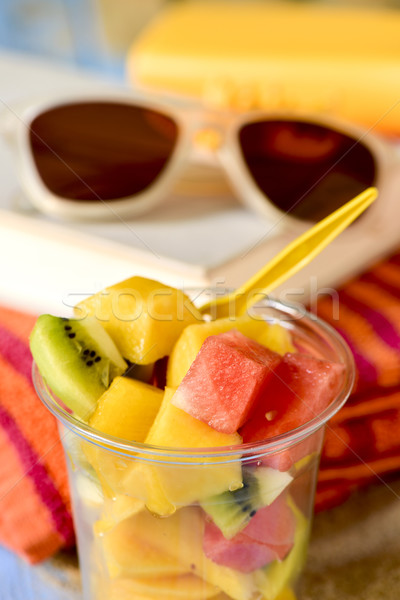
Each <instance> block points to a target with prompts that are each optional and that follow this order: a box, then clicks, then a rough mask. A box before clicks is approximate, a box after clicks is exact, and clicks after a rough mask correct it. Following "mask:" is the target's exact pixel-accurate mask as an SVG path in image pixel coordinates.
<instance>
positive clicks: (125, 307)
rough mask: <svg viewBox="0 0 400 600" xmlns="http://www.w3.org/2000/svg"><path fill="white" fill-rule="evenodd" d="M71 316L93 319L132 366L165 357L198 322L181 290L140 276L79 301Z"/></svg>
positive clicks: (195, 312)
mask: <svg viewBox="0 0 400 600" xmlns="http://www.w3.org/2000/svg"><path fill="white" fill-rule="evenodd" d="M75 315H76V317H77V318H85V317H86V316H89V315H90V316H95V317H96V318H97V319H98V320H99V321H100V322H101V324H102V325H103V326H104V328H105V329H106V331H107V332H108V333H109V335H110V336H111V337H112V339H113V340H114V343H115V344H116V346H117V347H118V349H119V351H120V352H121V354H122V356H123V357H124V358H126V359H128V360H130V361H131V362H133V363H136V364H150V363H153V362H155V361H156V360H158V359H159V358H162V357H163V356H167V355H169V354H170V352H171V350H172V347H173V345H174V344H175V342H176V340H177V339H178V337H179V335H180V334H181V332H182V330H183V329H184V328H185V327H186V326H187V325H189V324H191V323H197V322H200V321H201V320H202V316H201V314H200V313H199V311H198V310H197V309H196V307H195V306H194V305H193V304H192V302H190V300H189V298H188V297H187V296H186V295H185V294H184V293H183V292H182V291H181V290H177V289H175V288H172V287H169V286H166V285H163V284H162V283H159V282H157V281H153V280H152V279H146V278H144V277H131V278H130V279H126V280H125V281H122V282H121V283H117V284H116V285H113V286H110V287H108V288H106V289H105V290H103V291H101V292H98V293H97V294H94V295H93V296H91V297H90V298H87V299H85V300H83V301H82V302H80V303H79V304H78V305H77V306H76V307H75Z"/></svg>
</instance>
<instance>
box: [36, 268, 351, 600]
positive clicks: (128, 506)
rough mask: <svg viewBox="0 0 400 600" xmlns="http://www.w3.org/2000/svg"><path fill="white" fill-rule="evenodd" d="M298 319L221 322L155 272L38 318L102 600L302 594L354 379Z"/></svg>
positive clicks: (45, 384) (85, 564) (44, 366)
mask: <svg viewBox="0 0 400 600" xmlns="http://www.w3.org/2000/svg"><path fill="white" fill-rule="evenodd" d="M298 327H299V324H298V323H294V324H293V322H292V321H291V320H290V319H287V318H286V319H279V318H277V317H276V316H275V317H274V318H267V317H266V311H265V309H263V308H262V307H261V309H260V310H258V312H257V311H256V312H255V313H253V314H251V315H250V314H246V315H245V316H241V317H237V318H226V319H216V320H209V319H207V318H204V317H203V315H202V314H201V313H200V312H199V310H198V309H197V308H196V306H195V305H194V304H193V303H192V302H191V301H190V299H189V298H188V297H187V296H186V295H185V294H184V293H183V292H182V291H180V290H177V289H174V288H171V287H169V286H165V285H162V284H160V283H158V282H155V281H152V280H149V279H145V278H141V277H133V278H131V279H128V280H126V281H123V282H121V283H118V284H116V285H114V286H111V287H109V288H106V289H105V290H102V291H101V292H99V293H97V294H95V295H93V296H91V297H90V298H88V299H86V300H84V301H82V302H81V303H80V304H78V305H77V306H76V308H75V314H74V315H73V317H71V318H68V319H66V318H62V317H56V316H51V315H42V316H40V317H39V318H38V320H37V322H36V325H35V327H34V329H33V331H32V334H31V338H30V344H31V350H32V354H33V357H34V360H35V363H36V381H37V382H38V381H39V383H37V388H38V390H39V394H40V395H41V396H42V398H43V397H46V398H47V404H48V405H49V401H48V399H49V398H51V402H53V403H54V405H57V407H58V408H57V411H56V412H57V415H58V416H59V417H60V413H61V414H62V416H61V419H60V420H61V426H62V427H63V435H62V439H63V443H64V446H65V449H66V453H67V456H68V465H69V475H70V481H71V492H72V499H73V508H74V518H75V524H76V531H77V538H78V551H79V558H80V564H81V570H82V579H83V587H84V597H85V598H86V599H87V600H89V599H90V600H102V599H104V600H105V599H107V600H110V599H111V600H113V599H115V600H131V599H132V600H159V599H164V600H169V599H170V600H177V599H178V598H182V600H206V599H208V598H210V599H213V600H262V599H264V600H293V599H294V598H295V596H294V591H293V590H294V586H295V584H296V581H297V579H298V576H299V573H300V572H301V570H302V567H303V565H304V561H305V556H306V548H307V541H308V535H309V529H310V518H311V515H312V504H313V494H314V488H315V480H316V473H317V465H318V456H319V452H320V449H321V444H322V436H323V425H324V420H323V419H322V420H320V421H318V417H319V415H321V414H323V413H324V411H325V412H326V409H327V407H329V406H330V405H332V403H333V402H334V401H335V400H336V399H337V398H338V397H339V396H340V395H342V396H343V394H344V391H343V390H344V389H345V387H346V369H345V365H344V362H343V360H342V359H340V357H339V358H338V355H335V353H334V352H333V351H331V352H330V354H329V352H328V350H327V347H325V346H327V342H326V339H325V338H324V342H323V343H321V344H320V347H318V344H316V342H315V339H311V342H310V340H309V339H308V338H307V335H308V337H309V338H311V337H312V336H311V334H304V333H303V334H299V333H298ZM315 337H316V334H315V333H314V338H315ZM326 355H328V357H327V356H326ZM50 408H51V407H50ZM325 420H326V417H325ZM310 423H314V425H312V426H310V425H309V424H310Z"/></svg>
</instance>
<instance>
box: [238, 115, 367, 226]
mask: <svg viewBox="0 0 400 600" xmlns="http://www.w3.org/2000/svg"><path fill="white" fill-rule="evenodd" d="M239 143H240V147H241V150H242V153H243V158H244V161H245V163H246V164H247V166H248V169H249V171H250V173H251V175H252V177H253V179H254V181H255V183H256V184H257V186H258V187H259V188H260V190H261V191H262V192H263V193H264V194H265V195H266V196H268V198H269V200H270V201H271V202H273V203H274V204H275V206H276V207H278V208H279V209H281V210H282V211H284V212H287V213H290V214H291V215H293V216H295V217H297V218H299V219H304V220H310V221H319V220H320V219H322V218H324V217H326V216H327V215H328V214H330V213H331V212H333V211H334V210H336V209H337V208H339V207H340V206H343V205H344V204H345V203H346V202H348V201H349V200H351V199H352V198H353V197H354V196H356V195H357V194H359V193H360V192H362V191H363V190H364V189H365V188H366V187H369V186H371V185H374V182H375V180H376V170H377V169H376V164H375V160H374V158H373V156H372V154H371V152H370V151H369V150H368V148H366V147H365V146H364V145H363V144H362V142H359V141H357V140H356V139H354V138H352V137H349V136H347V135H345V134H343V133H340V132H338V131H334V130H333V129H329V128H328V127H324V126H320V125H316V124H313V123H307V122H302V121H285V120H276V121H256V122H253V123H250V124H247V125H245V126H243V127H242V128H241V129H240V131H239Z"/></svg>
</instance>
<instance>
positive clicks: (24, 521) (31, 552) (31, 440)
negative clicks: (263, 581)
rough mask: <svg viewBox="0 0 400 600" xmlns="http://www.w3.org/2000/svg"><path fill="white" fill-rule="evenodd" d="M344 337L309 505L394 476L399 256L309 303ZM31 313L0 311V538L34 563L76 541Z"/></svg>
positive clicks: (331, 501) (399, 424) (324, 504)
mask: <svg viewBox="0 0 400 600" xmlns="http://www.w3.org/2000/svg"><path fill="white" fill-rule="evenodd" d="M314 309H315V311H316V312H317V314H318V315H319V316H320V317H321V318H324V319H326V320H327V321H328V322H330V323H331V324H332V325H333V327H335V328H336V329H337V330H338V331H339V332H340V333H341V334H342V335H343V336H344V338H345V339H346V340H347V342H348V343H349V345H350V347H351V349H352V351H353V354H354V357H355V361H356V366H357V382H356V387H355V389H354V393H353V394H352V396H351V397H350V399H349V400H348V402H347V403H346V405H345V406H344V407H343V409H342V410H341V411H339V413H338V414H337V415H336V416H335V417H334V418H333V419H332V420H331V421H330V423H329V424H328V427H327V432H326V438H325V444H324V448H323V454H322V459H321V468H320V474H319V481H318V486H317V496H316V510H322V509H327V508H330V507H333V506H335V505H337V504H339V503H340V502H342V501H343V500H344V499H346V498H347V497H348V496H349V495H350V494H351V492H352V491H353V490H355V489H357V488H359V487H361V486H364V485H366V484H368V483H371V482H381V481H383V480H384V479H386V478H387V477H390V476H391V475H395V474H396V475H398V474H399V472H400V435H399V432H400V252H399V253H398V254H396V255H394V256H392V257H391V258H389V259H388V260H386V261H384V262H381V263H379V264H378V265H376V266H374V267H373V268H372V269H371V270H370V271H368V272H366V273H364V274H362V275H361V276H360V277H358V278H356V279H354V280H352V281H350V282H348V283H347V284H346V285H345V286H344V287H343V288H342V289H340V290H338V291H337V293H336V292H335V293H334V294H333V295H332V296H326V297H324V298H321V299H320V300H319V301H318V302H317V304H316V306H315V307H314ZM34 321H35V317H33V316H30V315H24V314H20V313H18V312H15V311H12V310H9V309H6V308H0V457H1V460H0V509H1V510H0V544H3V545H6V546H7V547H9V548H11V549H12V550H14V551H15V552H17V553H18V554H19V555H21V556H23V557H24V558H25V559H27V560H28V561H30V562H32V563H35V562H38V561H41V560H43V559H45V558H47V557H49V556H51V555H52V554H54V553H55V552H56V551H57V550H59V549H61V548H65V547H69V546H72V545H73V544H74V531H73V524H72V517H71V506H70V497H69V491H68V483H67V474H66V465H65V461H64V456H63V451H62V447H61V443H60V440H59V436H58V430H57V426H56V423H55V419H54V418H53V417H52V415H51V414H49V412H48V411H47V409H45V408H44V406H42V404H41V402H40V401H39V400H38V398H37V397H36V394H35V391H34V389H33V386H32V382H31V375H30V373H31V364H32V358H31V355H30V352H29V347H28V341H27V340H28V336H29V333H30V331H31V329H32V326H33V323H34Z"/></svg>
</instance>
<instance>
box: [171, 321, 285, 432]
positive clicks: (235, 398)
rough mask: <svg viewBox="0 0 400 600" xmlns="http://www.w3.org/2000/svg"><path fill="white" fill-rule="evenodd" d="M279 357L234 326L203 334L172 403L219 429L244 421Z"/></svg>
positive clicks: (230, 429) (227, 429)
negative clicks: (219, 331) (199, 346)
mask: <svg viewBox="0 0 400 600" xmlns="http://www.w3.org/2000/svg"><path fill="white" fill-rule="evenodd" d="M281 360H282V357H281V356H280V355H279V354H278V353H276V352H273V351H272V350H269V349H268V348H266V347H265V346H262V345H261V344H259V343H258V342H256V341H254V340H252V339H250V338H248V337H246V336H245V335H243V334H242V333H240V332H239V331H236V330H231V331H227V332H224V333H220V334H218V335H212V336H209V337H208V338H206V340H205V341H204V343H203V345H202V346H201V348H200V350H199V352H198V354H197V356H196V358H195V359H194V361H193V363H192V365H191V367H190V369H189V371H188V372H187V373H186V375H185V377H184V378H183V380H182V383H181V384H180V386H179V387H178V389H177V390H176V392H175V394H174V396H173V398H172V404H174V406H176V407H178V408H180V409H182V410H184V411H185V412H187V413H188V414H190V415H191V416H192V417H194V418H196V419H198V420H200V421H203V422H204V423H207V424H208V425H210V426H211V427H212V428H213V429H215V430H217V431H220V432H222V433H229V434H230V433H235V432H236V431H237V430H238V429H239V427H240V426H241V425H243V423H244V422H245V421H246V419H247V417H248V415H249V413H250V411H251V409H252V407H253V405H254V403H255V402H256V400H258V399H259V397H260V396H261V395H262V393H263V390H264V389H265V387H266V385H267V383H268V381H269V380H270V379H271V376H272V374H273V372H274V370H275V369H276V367H277V366H278V365H279V363H280V362H281Z"/></svg>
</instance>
